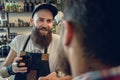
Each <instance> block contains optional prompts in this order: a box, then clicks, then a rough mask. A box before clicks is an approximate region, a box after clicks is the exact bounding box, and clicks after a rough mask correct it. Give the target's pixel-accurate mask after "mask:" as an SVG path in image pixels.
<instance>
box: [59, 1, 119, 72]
mask: <svg viewBox="0 0 120 80" xmlns="http://www.w3.org/2000/svg"><path fill="white" fill-rule="evenodd" d="M117 3H119V1H118V2H115V1H114V0H92V1H90V0H66V4H65V9H64V19H65V21H64V26H63V27H64V32H63V35H62V40H61V41H62V42H61V44H62V47H61V48H63V52H65V54H64V55H65V58H66V59H67V60H68V62H69V64H70V67H71V70H72V73H75V72H79V73H84V72H88V71H94V70H98V69H103V68H108V67H114V66H118V65H120V63H119V61H120V58H119V56H120V50H119V45H120V38H119V34H120V31H118V30H119V18H120V15H119V11H118V10H119V6H118V4H117ZM61 54H62V53H61ZM61 59H62V58H61ZM59 61H61V60H59ZM63 61H64V60H63ZM73 64H74V65H73ZM66 67H67V66H66ZM68 67H69V66H68ZM75 67H76V68H79V70H78V71H76V70H75ZM61 68H62V69H63V67H62V65H61ZM63 70H64V69H63Z"/></svg>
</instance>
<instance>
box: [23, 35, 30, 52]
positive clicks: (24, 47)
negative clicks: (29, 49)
mask: <svg viewBox="0 0 120 80" xmlns="http://www.w3.org/2000/svg"><path fill="white" fill-rule="evenodd" d="M29 39H30V35H29V36H28V38H27V40H26V42H25V44H24V46H23V49H22V51H25V49H26V46H27V43H28V41H29Z"/></svg>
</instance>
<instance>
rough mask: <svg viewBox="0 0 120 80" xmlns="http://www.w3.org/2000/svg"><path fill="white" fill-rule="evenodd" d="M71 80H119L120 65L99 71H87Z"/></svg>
mask: <svg viewBox="0 0 120 80" xmlns="http://www.w3.org/2000/svg"><path fill="white" fill-rule="evenodd" d="M73 80H120V66H119V67H115V68H111V69H105V70H101V71H93V72H88V73H85V74H83V75H80V76H77V77H75V78H74V79H73Z"/></svg>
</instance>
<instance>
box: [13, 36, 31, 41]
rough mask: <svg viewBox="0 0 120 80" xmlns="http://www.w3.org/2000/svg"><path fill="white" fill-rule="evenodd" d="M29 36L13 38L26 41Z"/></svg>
mask: <svg viewBox="0 0 120 80" xmlns="http://www.w3.org/2000/svg"><path fill="white" fill-rule="evenodd" d="M28 36H29V35H18V36H16V37H15V40H26V39H27V38H28Z"/></svg>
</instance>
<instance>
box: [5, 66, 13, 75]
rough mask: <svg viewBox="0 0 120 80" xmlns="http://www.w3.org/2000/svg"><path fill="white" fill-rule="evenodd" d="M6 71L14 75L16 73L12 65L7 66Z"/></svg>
mask: <svg viewBox="0 0 120 80" xmlns="http://www.w3.org/2000/svg"><path fill="white" fill-rule="evenodd" d="M6 71H7V73H8V74H9V75H14V74H15V73H14V72H13V70H12V65H9V66H7V68H6Z"/></svg>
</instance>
